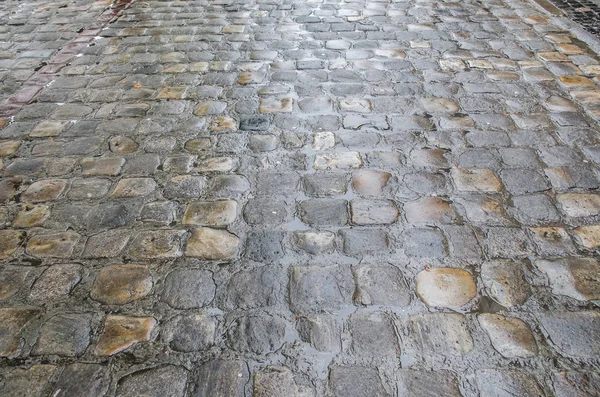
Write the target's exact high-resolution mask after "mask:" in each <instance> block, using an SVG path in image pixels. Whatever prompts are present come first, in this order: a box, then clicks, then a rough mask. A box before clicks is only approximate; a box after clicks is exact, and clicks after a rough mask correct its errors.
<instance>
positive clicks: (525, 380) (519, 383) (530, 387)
mask: <svg viewBox="0 0 600 397" xmlns="http://www.w3.org/2000/svg"><path fill="white" fill-rule="evenodd" d="M476 382H477V386H478V387H479V390H481V393H483V394H485V395H486V396H490V397H510V396H523V397H534V396H535V397H538V396H543V395H544V392H543V390H542V388H541V386H540V385H539V383H538V382H537V381H536V379H535V378H534V377H533V376H532V375H530V374H528V373H526V372H521V371H516V370H508V371H503V370H495V369H489V370H481V371H478V372H477V374H476Z"/></svg>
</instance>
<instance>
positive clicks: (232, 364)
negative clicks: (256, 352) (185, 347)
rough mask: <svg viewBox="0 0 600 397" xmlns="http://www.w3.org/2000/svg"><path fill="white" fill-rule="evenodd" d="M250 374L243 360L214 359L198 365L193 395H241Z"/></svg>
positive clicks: (206, 396)
mask: <svg viewBox="0 0 600 397" xmlns="http://www.w3.org/2000/svg"><path fill="white" fill-rule="evenodd" d="M249 378H250V375H249V373H248V367H247V366H246V365H245V363H244V362H243V361H240V360H228V359H214V360H212V361H209V362H207V363H205V364H203V365H202V366H200V368H199V371H198V380H197V381H196V386H195V388H194V391H193V393H192V395H193V396H194V397H209V396H214V397H243V396H244V395H245V393H244V385H245V384H246V383H247V382H248V380H249Z"/></svg>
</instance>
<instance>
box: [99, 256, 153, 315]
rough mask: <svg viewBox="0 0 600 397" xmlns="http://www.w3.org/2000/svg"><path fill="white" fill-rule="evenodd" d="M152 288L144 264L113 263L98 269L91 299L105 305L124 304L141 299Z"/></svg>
mask: <svg viewBox="0 0 600 397" xmlns="http://www.w3.org/2000/svg"><path fill="white" fill-rule="evenodd" d="M151 289H152V276H151V275H150V272H149V271H148V267H147V266H144V265H113V266H108V267H105V268H103V269H102V270H100V273H98V275H97V276H96V279H95V280H94V285H93V287H92V292H91V294H90V296H91V297H92V299H94V300H96V301H98V302H102V303H105V304H107V305H124V304H126V303H129V302H133V301H135V300H138V299H141V298H143V297H144V296H146V295H148V294H149V293H150V290H151Z"/></svg>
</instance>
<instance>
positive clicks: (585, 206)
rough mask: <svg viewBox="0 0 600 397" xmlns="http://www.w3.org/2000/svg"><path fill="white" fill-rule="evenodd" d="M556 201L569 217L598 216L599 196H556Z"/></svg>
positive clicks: (575, 194) (565, 194)
mask: <svg viewBox="0 0 600 397" xmlns="http://www.w3.org/2000/svg"><path fill="white" fill-rule="evenodd" d="M556 200H557V201H558V203H559V204H560V205H561V206H562V209H563V211H564V212H565V214H567V215H568V216H570V217H573V218H577V217H583V216H594V215H599V214H600V195H598V194H588V193H564V194H557V195H556Z"/></svg>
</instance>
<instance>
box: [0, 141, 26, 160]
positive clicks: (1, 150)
mask: <svg viewBox="0 0 600 397" xmlns="http://www.w3.org/2000/svg"><path fill="white" fill-rule="evenodd" d="M20 147H21V142H20V141H1V142H0V157H6V156H10V155H11V154H13V153H15V152H16V151H17V150H19V148H20Z"/></svg>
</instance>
